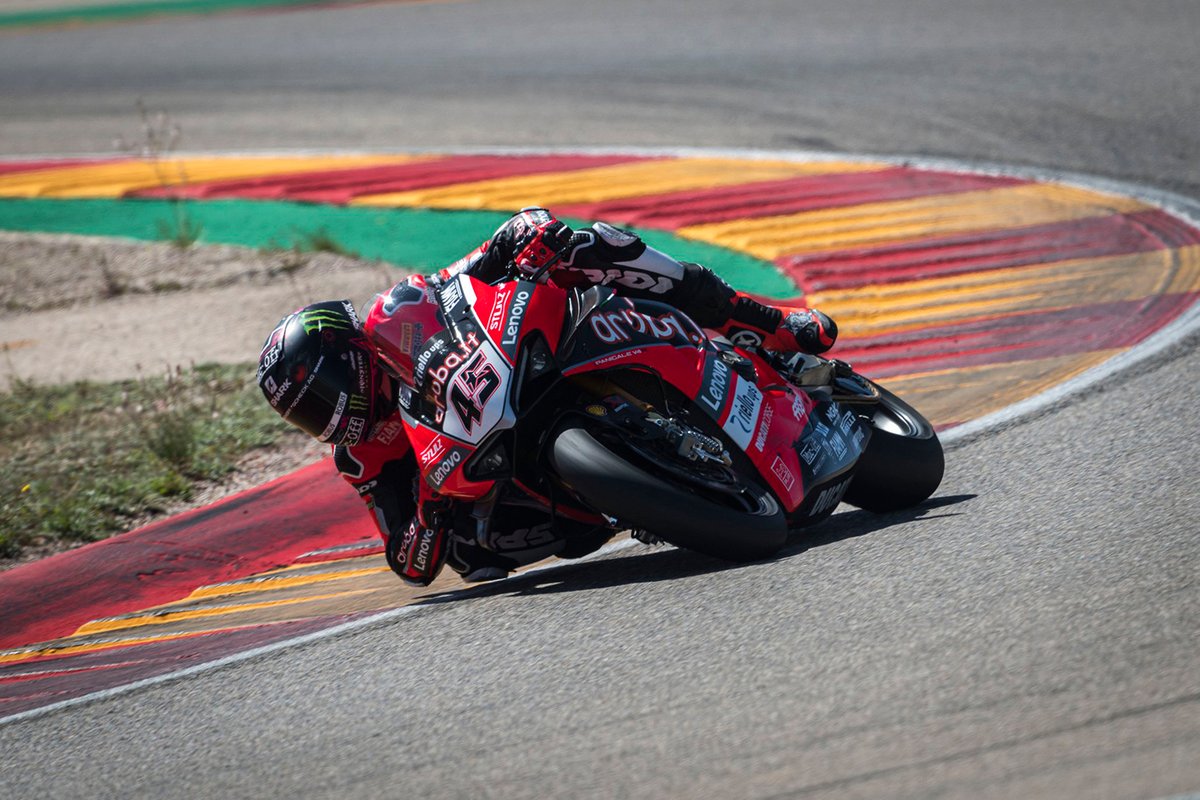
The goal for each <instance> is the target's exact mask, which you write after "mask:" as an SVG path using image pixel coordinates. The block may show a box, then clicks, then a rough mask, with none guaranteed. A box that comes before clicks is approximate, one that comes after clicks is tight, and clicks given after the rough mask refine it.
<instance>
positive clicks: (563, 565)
mask: <svg viewBox="0 0 1200 800" xmlns="http://www.w3.org/2000/svg"><path fill="white" fill-rule="evenodd" d="M976 497H977V495H973V494H962V495H948V496H945V497H931V498H930V499H928V500H926V501H925V502H924V503H922V504H921V505H919V506H915V507H913V508H907V509H903V510H901V511H895V512H892V513H888V514H875V513H871V512H867V511H860V510H857V509H855V510H852V511H847V512H846V513H843V514H836V515H834V516H832V517H830V518H829V519H827V520H826V521H825V522H824V523H823V524H822V525H820V526H819V527H817V528H814V529H807V530H799V531H795V532H794V533H792V534H791V536H790V537H789V541H788V544H787V545H785V546H784V547H783V549H781V550H780V551H779V552H778V553H776V554H775V555H774V556H772V557H770V558H768V559H764V560H762V561H756V562H750V563H730V562H728V561H723V560H720V559H717V558H712V557H710V556H705V555H701V554H699V553H695V552H693V551H690V550H681V549H678V548H673V547H654V548H651V549H641V550H636V551H634V552H632V553H625V554H622V555H621V556H620V557H617V558H606V559H602V560H598V561H584V562H577V563H572V562H570V561H560V562H558V563H557V564H556V565H555V567H554V568H553V569H550V570H541V571H537V572H531V573H529V574H525V575H515V576H513V577H510V578H508V579H507V580H503V581H498V582H496V583H494V584H482V585H480V586H477V587H473V588H471V589H468V590H466V591H464V590H462V589H459V590H456V591H453V592H445V593H441V594H436V595H430V596H428V597H426V598H423V600H424V601H425V602H435V603H445V602H454V601H457V600H467V599H477V598H481V597H498V596H510V597H528V596H535V595H546V594H558V593H561V592H575V591H590V590H594V589H607V588H613V587H618V586H631V585H636V584H643V583H657V582H660V581H671V580H679V579H681V578H690V577H694V576H697V575H707V574H715V573H719V572H726V571H729V570H742V569H754V568H755V567H758V566H761V565H764V564H770V563H772V562H776V561H782V560H785V559H789V558H794V557H796V556H799V555H802V554H803V553H805V552H807V551H809V550H814V549H816V548H818V547H824V546H825V545H830V544H834V543H836V542H841V541H845V540H847V539H856V538H858V537H860V536H867V535H869V534H873V533H878V532H880V531H883V530H886V529H888V528H891V527H894V526H897V525H904V524H908V523H912V522H921V521H926V520H933V519H941V518H944V517H954V516H959V515H960V512H945V513H936V514H933V513H930V512H934V511H939V510H941V509H947V508H952V507H954V506H957V505H959V504H961V503H965V502H968V501H970V500H973V499H975V498H976Z"/></svg>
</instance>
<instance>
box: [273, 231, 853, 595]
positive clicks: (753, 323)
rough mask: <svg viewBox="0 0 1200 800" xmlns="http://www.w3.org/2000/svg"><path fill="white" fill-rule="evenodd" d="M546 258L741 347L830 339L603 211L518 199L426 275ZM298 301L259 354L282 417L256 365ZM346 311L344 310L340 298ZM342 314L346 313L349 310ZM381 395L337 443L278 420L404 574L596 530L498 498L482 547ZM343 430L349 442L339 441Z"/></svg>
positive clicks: (554, 546)
mask: <svg viewBox="0 0 1200 800" xmlns="http://www.w3.org/2000/svg"><path fill="white" fill-rule="evenodd" d="M547 263H551V264H552V266H551V267H550V269H549V270H547V271H545V273H544V275H545V277H543V278H542V280H548V281H549V282H551V283H553V284H555V285H557V286H559V287H562V288H569V287H576V286H583V287H585V286H589V285H596V284H602V285H605V286H609V287H611V288H612V289H614V290H615V291H617V292H618V293H620V294H622V295H625V296H628V297H631V298H645V299H651V300H658V301H661V302H665V303H668V304H670V305H673V306H675V307H676V308H678V309H680V310H681V311H683V312H684V313H686V314H687V315H688V316H690V317H691V318H692V319H694V320H695V321H696V322H697V323H698V324H699V325H701V326H702V327H706V328H712V329H716V330H717V331H719V332H721V333H723V334H724V335H725V336H727V337H728V338H729V339H730V340H731V341H733V342H735V343H737V344H740V345H743V346H758V347H762V348H764V349H767V350H774V351H780V352H788V353H793V352H808V353H821V352H824V351H826V350H828V349H829V348H830V347H832V346H833V343H834V339H835V338H836V336H837V327H836V325H835V324H834V323H833V321H832V320H831V319H830V318H829V317H828V316H826V315H825V314H823V313H821V312H819V311H816V310H810V309H804V308H785V307H775V306H769V305H764V304H762V303H759V302H757V301H755V300H753V299H752V298H750V297H747V296H746V295H744V294H741V293H739V292H736V291H735V290H734V289H732V288H731V287H730V286H729V285H728V284H727V283H726V282H725V281H723V280H722V279H721V278H720V277H718V276H717V275H716V274H715V273H713V272H712V271H711V270H709V269H707V268H705V267H702V266H700V265H698V264H691V263H686V262H679V261H676V260H675V259H673V258H671V257H670V256H668V255H666V254H664V253H662V252H659V251H658V250H655V249H654V248H652V247H649V246H647V245H646V244H645V243H644V242H643V241H642V240H641V239H640V238H639V237H638V236H637V235H636V234H633V233H630V232H628V231H624V230H621V229H619V228H616V227H613V226H611V225H608V224H606V223H603V222H598V223H596V224H594V225H593V226H592V227H591V228H587V229H584V230H579V231H572V230H571V229H570V228H568V227H567V226H566V225H565V224H563V223H562V222H561V221H559V220H557V219H556V218H555V217H554V216H553V215H552V214H551V213H550V212H549V211H547V210H545V209H537V208H534V209H525V210H524V211H522V212H520V213H519V214H517V215H515V216H514V217H512V218H511V219H509V220H508V221H507V222H505V223H504V224H503V225H501V226H500V228H499V229H497V231H496V232H495V234H494V235H493V236H492V237H491V239H490V240H488V241H486V242H484V243H483V244H482V245H481V246H480V247H479V248H477V249H476V250H474V251H473V252H471V253H470V254H468V255H467V256H465V257H464V258H462V259H460V260H459V261H457V262H456V263H454V264H453V265H452V266H450V267H448V268H446V269H444V270H442V271H441V272H439V273H438V274H437V275H435V276H431V277H430V278H429V279H428V281H429V282H431V283H438V282H440V281H444V280H446V279H448V278H450V277H452V276H454V275H457V274H459V273H466V274H469V275H471V276H473V277H475V278H478V279H480V280H482V281H484V282H488V283H493V282H496V281H499V280H504V279H506V278H516V277H525V278H528V277H530V276H531V275H533V274H534V273H536V272H538V271H539V270H541V269H542V268H543V267H544V266H545V265H546V264H547ZM517 273H519V274H517ZM405 284H408V285H409V286H412V287H417V288H423V286H424V281H423V280H422V279H421V278H420V277H419V276H413V277H410V278H408V279H406V281H402V282H401V284H398V285H397V287H396V288H395V289H393V290H392V291H391V292H390V293H385V294H383V295H379V296H377V297H376V298H375V301H374V303H375V304H376V305H378V304H380V303H383V302H385V301H386V300H387V298H388V296H389V295H395V294H396V292H397V289H401V288H402V287H403V286H404V285H405ZM411 291H415V289H413V290H411ZM330 305H333V304H328V303H326V304H316V305H314V306H309V307H306V308H309V309H312V308H318V307H322V308H323V307H327V306H330ZM346 305H347V306H348V305H349V304H346ZM304 311H305V309H301V310H300V311H298V312H297V313H296V314H293V315H291V316H290V317H287V318H285V319H284V320H282V321H281V322H280V325H279V327H277V328H276V332H275V333H274V334H272V338H269V339H268V341H267V345H266V346H265V347H264V350H263V357H262V359H260V369H259V383H260V386H261V387H262V389H263V392H264V394H265V395H266V396H267V398H268V400H269V401H271V402H272V405H273V406H275V407H276V410H277V411H279V413H280V414H282V415H283V416H284V417H285V419H288V414H287V413H285V411H284V409H283V408H282V407H281V406H283V405H285V403H287V402H289V401H290V405H291V407H293V408H294V407H296V406H297V404H298V403H299V402H300V401H299V398H297V399H295V400H291V399H290V395H287V396H286V397H285V398H284V400H285V402H284V403H281V402H280V396H281V395H284V394H285V393H284V391H283V390H282V389H277V388H276V387H277V386H278V385H279V383H280V382H282V378H281V379H280V380H279V381H276V380H273V379H272V377H271V376H272V374H273V372H272V369H274V370H275V371H276V372H278V369H279V368H278V367H271V366H270V365H268V366H263V365H264V364H265V362H266V361H267V360H269V359H268V353H269V352H270V351H271V348H272V344H273V342H275V341H277V340H278V339H280V338H281V336H282V335H281V334H280V331H281V329H283V328H284V327H285V324H286V323H287V322H288V320H291V319H294V318H295V317H297V315H300V314H303V312H304ZM349 312H350V314H351V316H353V308H352V307H351V308H349ZM375 316H376V317H380V315H378V314H376V315H375ZM354 323H355V324H358V321H357V319H356V318H355V319H354ZM385 324H388V323H385ZM417 327H418V329H419V327H420V326H417ZM370 333H371V331H368V337H367V338H368V339H370ZM353 358H354V356H353V355H351V359H352V360H353ZM319 363H320V362H318V364H319ZM415 372H416V374H414V375H413V378H412V380H413V382H414V383H416V384H417V385H418V388H419V385H420V382H421V380H422V379H423V376H422V375H421V374H420V373H419V371H415ZM277 377H278V376H277ZM360 380H361V379H360ZM384 383H385V384H387V383H388V382H387V381H384ZM390 397H391V398H392V400H391V403H390V406H389V404H388V403H387V402H386V401H385V402H384V403H383V405H384V408H383V409H382V410H381V411H379V412H375V413H374V417H375V419H374V420H372V419H368V420H367V421H366V422H367V426H366V431H367V433H366V435H365V436H358V435H356V436H354V437H350V438H349V439H346V438H345V437H342V443H337V440H338V438H339V437H338V435H337V434H334V435H332V436H331V435H330V432H329V429H328V428H326V430H324V431H322V433H323V434H324V435H319V434H318V433H317V430H318V429H319V428H320V427H323V426H324V418H323V417H322V418H321V419H320V420H319V421H317V422H314V423H311V424H310V425H308V426H306V425H303V424H301V423H300V422H298V421H297V420H295V419H289V421H290V422H293V424H298V425H301V427H304V428H305V429H306V430H308V431H309V432H310V433H312V434H313V435H315V436H318V438H320V439H321V440H322V441H331V442H334V443H335V446H334V450H333V454H334V462H335V464H336V466H337V469H338V471H339V472H340V473H341V474H342V476H343V477H344V478H345V479H346V480H347V481H348V482H349V483H350V484H351V485H352V486H354V487H355V489H356V490H357V491H358V493H359V495H360V496H361V497H362V498H363V500H364V501H365V502H366V504H367V507H368V509H370V510H371V511H372V512H373V516H374V519H375V523H376V525H377V527H378V529H379V533H380V535H381V536H382V537H383V539H384V541H385V543H386V553H387V560H388V564H389V565H390V566H391V567H392V569H393V570H394V571H395V572H396V573H397V574H398V575H399V576H400V577H401V578H402V579H404V580H405V581H406V582H408V583H410V584H414V585H418V586H427V585H428V584H429V583H430V582H432V581H433V579H434V578H435V577H436V576H437V575H438V573H439V572H440V570H441V568H442V565H443V564H449V565H450V566H451V568H452V569H454V570H455V571H456V572H458V573H459V574H460V575H462V577H463V578H464V579H465V580H468V581H482V580H491V579H495V578H500V577H503V576H505V575H507V574H508V573H509V572H510V571H511V570H512V569H514V568H516V567H518V566H521V565H523V564H527V563H532V562H533V561H536V560H539V559H541V558H545V557H547V556H550V555H557V556H560V557H567V558H572V557H578V556H582V555H584V554H586V553H587V552H591V551H592V550H595V549H596V548H598V547H600V546H601V545H602V544H603V543H604V542H605V541H606V540H607V539H608V537H609V535H610V534H609V533H608V532H607V531H597V532H595V533H593V534H591V535H590V536H589V535H574V536H569V537H566V538H563V537H561V536H555V535H554V533H553V530H554V529H553V527H552V526H551V525H550V519H549V516H548V515H547V514H546V513H545V512H542V511H537V510H535V509H530V508H521V507H516V506H514V507H507V506H505V507H500V508H498V509H497V511H496V513H495V515H494V517H493V519H492V522H491V528H490V531H491V532H490V534H489V539H488V541H487V547H483V546H480V544H479V543H478V542H477V541H475V538H474V536H473V535H472V532H471V531H458V530H456V529H455V526H454V524H453V519H452V518H453V510H454V509H453V504H452V503H450V502H449V500H448V499H447V498H444V497H440V496H438V495H437V494H436V493H435V492H434V490H433V489H432V488H430V487H429V486H428V484H426V482H425V481H423V480H420V479H418V478H417V475H418V472H417V466H416V459H415V456H414V454H413V452H412V449H411V447H410V446H409V443H408V441H407V439H406V438H405V435H404V429H403V426H402V424H401V417H400V410H399V405H398V394H397V393H396V392H395V391H393V392H392V393H391V394H390ZM273 398H274V399H273ZM372 423H373V424H372ZM332 424H333V423H330V425H331V426H332ZM314 426H315V427H314ZM359 427H360V428H361V427H362V425H361V424H360V425H359ZM354 440H361V441H359V442H358V443H355V444H349V441H354ZM556 524H559V523H556ZM567 524H568V525H569V524H570V523H567Z"/></svg>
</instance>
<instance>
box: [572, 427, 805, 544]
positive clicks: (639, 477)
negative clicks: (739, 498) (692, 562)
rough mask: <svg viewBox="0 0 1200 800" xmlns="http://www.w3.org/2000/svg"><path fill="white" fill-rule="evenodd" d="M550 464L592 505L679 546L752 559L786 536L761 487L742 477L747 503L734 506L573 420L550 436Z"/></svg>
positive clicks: (773, 505) (777, 509)
mask: <svg viewBox="0 0 1200 800" xmlns="http://www.w3.org/2000/svg"><path fill="white" fill-rule="evenodd" d="M550 462H551V464H552V465H553V467H554V470H555V471H556V472H557V474H558V476H559V477H560V478H561V479H562V481H563V482H564V483H565V484H566V485H567V486H568V487H570V488H571V489H572V490H573V491H574V492H575V493H576V494H578V495H579V496H580V497H581V498H583V499H584V500H585V501H587V502H588V503H589V504H590V505H592V506H594V507H595V508H596V509H598V510H600V511H602V512H604V513H606V514H608V515H610V516H613V517H616V518H617V519H618V520H620V521H621V522H623V523H624V524H626V525H629V526H630V527H633V528H642V529H645V530H647V531H649V532H650V533H653V534H654V535H656V536H658V537H659V538H661V539H663V540H665V541H668V542H670V543H671V544H673V545H676V546H677V547H682V548H685V549H688V550H695V551H697V552H700V553H704V554H706V555H710V556H715V557H716V558H721V559H725V560H727V561H753V560H756V559H761V558H766V557H767V556H770V555H772V554H773V553H775V552H776V551H777V550H779V548H781V547H783V545H784V543H785V542H786V540H787V522H786V519H785V517H784V514H783V511H782V509H781V508H780V507H779V503H778V501H777V500H776V499H775V497H774V496H773V495H772V494H771V493H770V492H769V491H767V490H766V489H764V488H763V487H761V486H758V485H757V484H755V483H751V482H746V483H745V484H744V487H743V488H744V491H743V499H744V500H745V502H746V505H747V508H744V509H739V508H733V507H731V506H729V505H725V504H722V503H720V502H717V501H716V500H712V499H709V498H708V497H704V496H701V495H699V494H696V493H695V492H693V491H690V490H689V489H688V488H687V487H685V486H682V485H680V484H679V483H677V482H675V481H674V480H668V479H667V478H665V477H661V476H659V475H654V474H651V473H650V472H647V471H646V470H644V469H642V468H641V467H639V466H635V465H634V464H632V463H630V462H629V461H628V460H626V459H625V458H623V457H622V456H621V455H619V454H618V453H616V452H614V451H613V449H611V448H610V447H609V446H608V445H606V444H605V443H603V442H602V441H600V440H599V439H597V438H596V437H595V436H593V435H592V434H591V433H590V432H589V431H588V430H586V429H584V428H583V427H581V426H579V425H568V426H566V427H565V428H563V429H562V430H560V431H559V432H558V433H557V434H556V436H555V437H554V439H553V441H552V442H551V447H550Z"/></svg>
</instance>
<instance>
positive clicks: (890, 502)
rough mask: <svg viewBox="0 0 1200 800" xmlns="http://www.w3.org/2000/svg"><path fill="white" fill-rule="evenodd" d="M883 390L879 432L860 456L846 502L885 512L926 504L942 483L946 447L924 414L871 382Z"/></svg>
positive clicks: (877, 414) (878, 408)
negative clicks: (943, 446)
mask: <svg viewBox="0 0 1200 800" xmlns="http://www.w3.org/2000/svg"><path fill="white" fill-rule="evenodd" d="M872 385H874V387H875V388H876V389H878V390H879V403H878V405H877V406H875V413H874V417H873V419H872V420H871V425H872V427H873V428H874V431H873V432H872V434H871V440H870V441H869V442H868V443H867V449H866V452H864V453H863V454H862V456H861V457H860V458H859V461H858V466H857V468H856V469H855V472H854V480H853V481H852V482H851V483H850V488H849V489H847V490H846V495H845V497H843V498H842V499H843V500H844V501H845V502H847V503H849V504H850V505H852V506H858V507H859V508H861V509H863V510H865V511H873V512H875V513H885V512H889V511H898V510H900V509H902V508H910V507H912V506H915V505H919V504H920V503H923V502H925V500H927V499H928V498H929V496H930V495H932V494H933V493H934V492H935V491H937V488H938V486H940V485H941V483H942V475H943V473H944V472H945V468H946V459H945V455H944V453H943V452H942V443H941V442H940V441H938V437H937V433H936V432H935V431H934V430H933V426H932V425H930V424H929V420H927V419H925V417H923V416H922V415H921V413H920V412H919V411H917V410H916V409H915V408H913V407H912V406H910V405H909V404H908V403H906V402H904V401H903V400H901V399H900V398H899V397H897V396H896V395H894V394H892V393H891V392H889V391H888V390H887V389H885V388H883V387H882V386H880V385H878V384H875V383H873V382H872Z"/></svg>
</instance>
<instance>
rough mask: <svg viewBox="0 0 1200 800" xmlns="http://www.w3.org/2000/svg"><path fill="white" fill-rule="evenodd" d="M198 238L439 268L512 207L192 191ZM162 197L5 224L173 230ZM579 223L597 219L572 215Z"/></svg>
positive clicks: (761, 288) (14, 218) (733, 266)
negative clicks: (330, 245)
mask: <svg viewBox="0 0 1200 800" xmlns="http://www.w3.org/2000/svg"><path fill="white" fill-rule="evenodd" d="M179 209H181V210H182V213H184V214H185V215H186V217H187V220H188V224H189V226H191V227H193V228H195V227H197V226H199V228H200V237H199V240H198V244H233V245H241V246H243V247H254V248H263V249H291V248H293V247H299V248H302V249H305V248H307V247H309V246H310V245H311V243H312V242H313V240H314V239H315V238H323V239H326V240H328V241H332V242H336V243H337V245H338V246H339V247H341V248H342V249H343V250H345V251H348V252H352V253H355V254H357V255H359V256H361V257H363V258H369V259H378V260H380V261H386V262H388V263H390V264H394V265H396V266H398V267H402V268H404V269H409V270H413V271H417V272H431V271H433V270H436V269H441V268H442V267H444V266H446V265H448V264H451V263H453V262H454V261H455V260H457V259H458V258H460V257H461V256H462V255H463V254H464V253H468V252H470V251H471V250H473V249H474V248H475V247H478V246H479V243H480V242H482V241H484V240H485V239H487V238H488V237H489V236H491V234H492V231H494V230H495V229H496V228H497V227H499V225H500V224H501V223H502V222H504V220H506V219H508V217H509V215H508V214H507V213H505V212H495V211H445V210H438V209H420V208H372V207H369V206H333V205H318V204H312V203H289V202H279V201H262V200H205V201H187V202H184V203H182V205H181V206H179ZM179 209H177V207H176V204H175V203H174V202H173V201H171V200H161V199H149V198H147V199H141V198H138V199H115V200H114V199H95V200H52V199H41V198H34V199H0V230H7V231H24V232H40V233H67V234H77V235H83V236H119V237H124V238H129V239H141V240H145V241H162V240H166V239H169V238H171V236H170V232H171V231H172V230H173V229H174V227H175V225H176V222H175V221H176V218H177V216H176V215H177V212H178V210H179ZM564 221H565V222H567V223H568V224H570V225H572V226H574V227H581V226H585V225H590V224H591V222H592V221H591V220H573V219H567V220H564ZM638 233H639V234H641V236H642V237H643V238H644V239H645V240H646V242H647V244H650V245H651V246H653V247H656V248H658V249H659V250H662V251H663V252H665V253H669V254H671V255H672V256H674V257H675V258H678V259H681V260H683V261H694V262H696V263H698V264H704V265H705V266H707V267H710V268H711V269H713V270H714V271H716V272H717V273H718V274H720V275H721V276H722V277H723V278H725V280H727V281H729V282H730V283H731V284H732V285H733V286H735V287H737V288H738V289H741V290H742V291H746V292H752V293H754V294H758V295H762V296H765V297H769V298H773V299H777V300H790V299H794V298H796V297H798V296H800V290H799V289H798V288H797V287H796V286H795V284H793V283H792V282H791V281H790V280H789V279H788V278H786V277H785V276H784V275H783V274H782V273H780V272H779V270H777V269H776V268H775V266H774V265H773V264H771V263H770V262H768V261H763V260H761V259H758V258H754V257H753V256H749V255H746V254H744V253H738V252H735V251H732V250H727V249H725V248H723V247H717V246H715V245H710V244H705V243H704V242H696V241H692V240H688V239H683V238H681V237H678V236H675V235H673V234H671V233H667V232H665V231H657V230H641V229H639V230H638Z"/></svg>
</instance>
